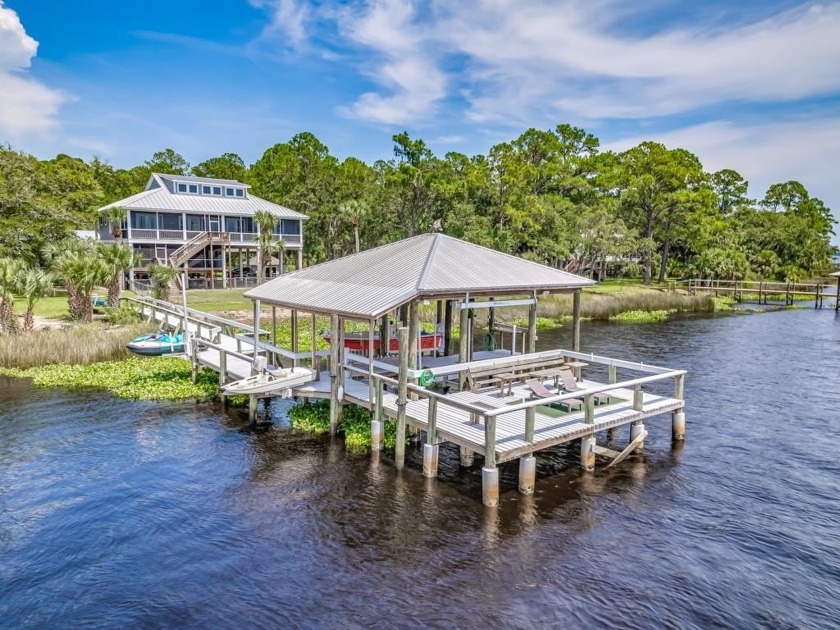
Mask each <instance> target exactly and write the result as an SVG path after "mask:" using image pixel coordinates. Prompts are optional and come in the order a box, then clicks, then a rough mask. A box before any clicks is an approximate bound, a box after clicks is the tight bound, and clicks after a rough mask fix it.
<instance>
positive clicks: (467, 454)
mask: <svg viewBox="0 0 840 630" xmlns="http://www.w3.org/2000/svg"><path fill="white" fill-rule="evenodd" d="M460 456H461V466H463V467H464V468H469V467H470V466H472V465H473V463H474V462H475V453H473V452H472V451H471V450H470V449H468V448H464V447H463V446H462V447H461V448H460Z"/></svg>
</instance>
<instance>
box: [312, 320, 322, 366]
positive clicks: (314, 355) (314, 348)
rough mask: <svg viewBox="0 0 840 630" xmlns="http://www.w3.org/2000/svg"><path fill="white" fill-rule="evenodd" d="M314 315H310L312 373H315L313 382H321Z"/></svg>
mask: <svg viewBox="0 0 840 630" xmlns="http://www.w3.org/2000/svg"><path fill="white" fill-rule="evenodd" d="M315 321H316V320H315V313H312V346H311V348H312V371H313V372H315V380H316V381H320V380H321V357H319V356H318V354H317V353H318V331H317V330H316V328H315Z"/></svg>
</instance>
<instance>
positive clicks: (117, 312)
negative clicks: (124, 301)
mask: <svg viewBox="0 0 840 630" xmlns="http://www.w3.org/2000/svg"><path fill="white" fill-rule="evenodd" d="M105 317H107V319H108V323H109V324H110V325H112V326H121V325H125V324H137V323H139V322H140V321H142V319H143V317H142V316H141V315H140V313H139V312H138V311H137V309H135V308H132V307H130V306H128V305H123V306H121V307H118V308H111V307H110V306H109V307H106V308H105Z"/></svg>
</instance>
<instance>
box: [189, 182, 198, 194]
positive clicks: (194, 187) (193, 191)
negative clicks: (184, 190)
mask: <svg viewBox="0 0 840 630" xmlns="http://www.w3.org/2000/svg"><path fill="white" fill-rule="evenodd" d="M189 190H190V193H191V194H193V195H197V194H198V184H190V185H189Z"/></svg>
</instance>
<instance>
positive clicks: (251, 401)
mask: <svg viewBox="0 0 840 630" xmlns="http://www.w3.org/2000/svg"><path fill="white" fill-rule="evenodd" d="M248 420H249V421H250V422H251V424H254V423H256V421H257V395H256V394H248Z"/></svg>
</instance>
